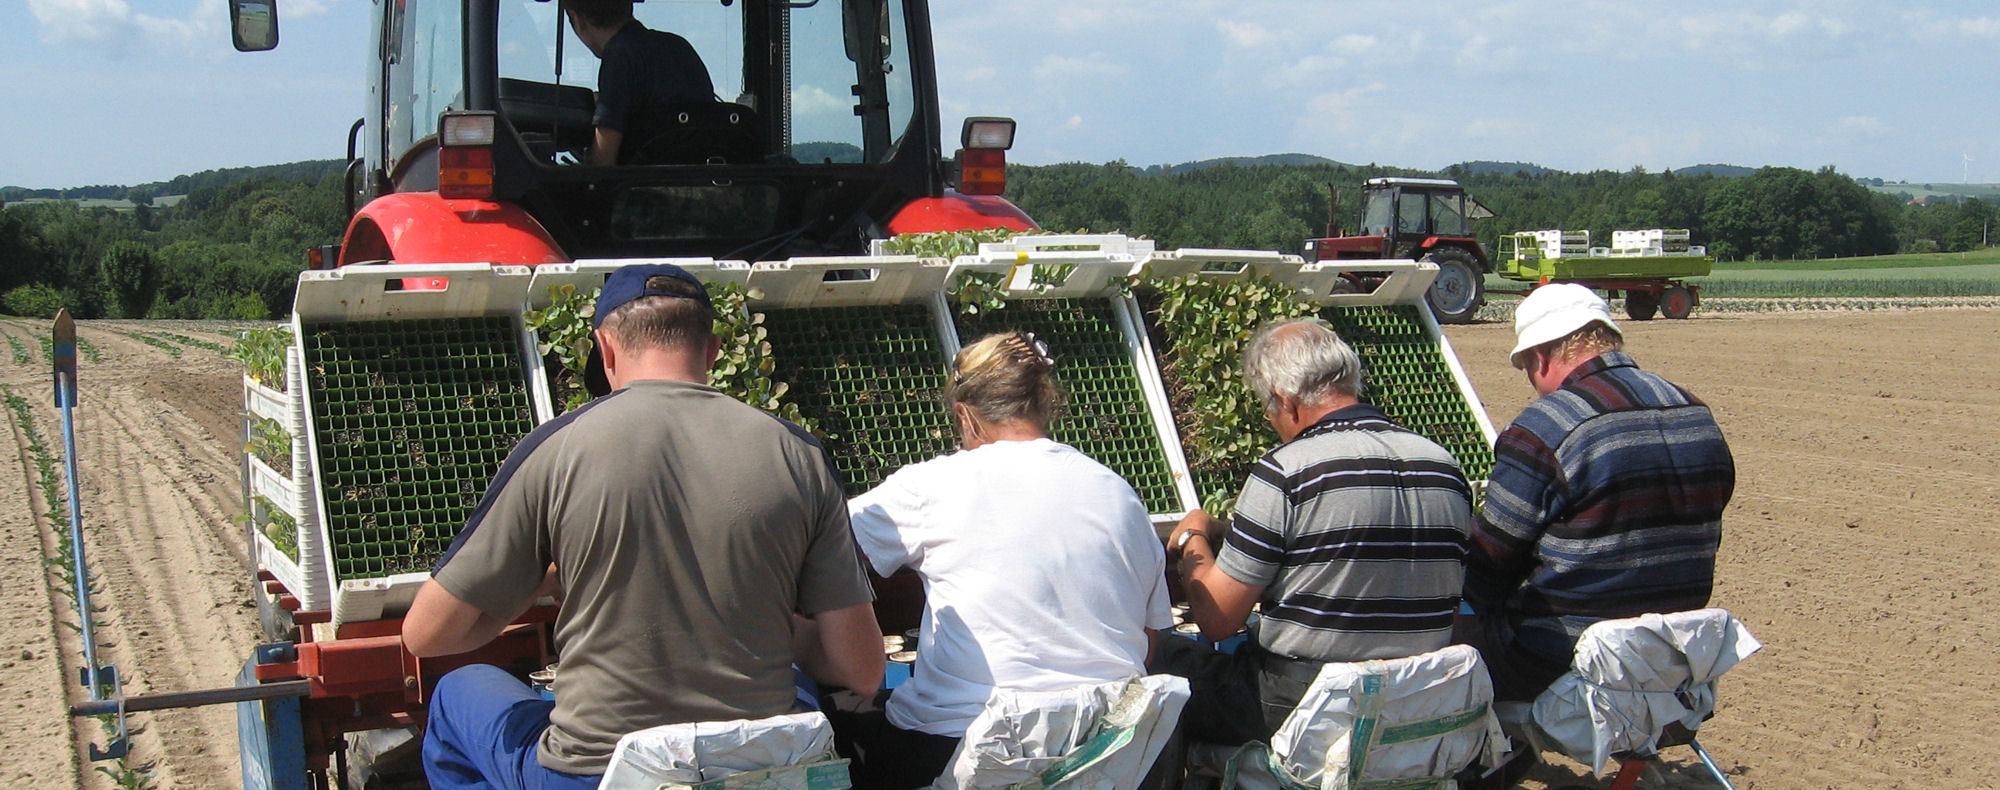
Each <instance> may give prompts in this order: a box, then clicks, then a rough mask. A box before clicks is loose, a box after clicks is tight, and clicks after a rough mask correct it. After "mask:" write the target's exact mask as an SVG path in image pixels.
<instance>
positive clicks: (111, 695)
mask: <svg viewBox="0 0 2000 790" xmlns="http://www.w3.org/2000/svg"><path fill="white" fill-rule="evenodd" d="M54 335H55V341H56V342H55V353H54V354H52V355H51V356H53V357H54V358H55V387H56V408H57V409H58V410H60V411H61V412H62V434H63V472H64V473H65V474H66V475H67V476H68V477H69V553H70V562H72V563H74V564H75V571H76V572H75V574H74V576H75V577H76V615H77V624H78V625H79V626H80V629H79V631H80V633H81V634H82V635H83V685H84V687H85V688H88V689H90V699H91V701H93V702H102V701H104V700H107V699H109V700H111V701H112V702H114V703H115V704H116V705H117V706H118V708H117V709H118V731H117V734H116V735H114V736H113V737H112V739H111V744H110V745H109V746H106V747H105V748H104V749H102V750H99V749H98V748H97V744H95V743H92V744H91V745H90V759H92V760H116V759H119V758H121V757H124V756H125V753H126V752H127V751H128V750H130V748H131V741H130V740H128V739H127V737H126V736H127V730H126V726H125V687H124V684H122V683H120V682H119V681H118V669H117V668H116V667H111V666H98V664H97V637H96V634H95V633H94V632H93V629H92V626H91V620H90V566H88V565H85V564H84V557H83V511H82V510H81V509H80V505H79V504H78V501H79V500H78V492H77V484H76V419H75V417H74V414H73V412H74V411H75V409H76V321H74V320H72V319H71V318H70V317H69V311H68V310H60V311H57V312H56V326H55V332H54ZM107 687H108V689H107Z"/></svg>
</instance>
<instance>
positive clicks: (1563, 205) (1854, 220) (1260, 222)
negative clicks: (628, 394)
mask: <svg viewBox="0 0 2000 790" xmlns="http://www.w3.org/2000/svg"><path fill="white" fill-rule="evenodd" d="M1008 174H1009V179H1008V187H1007V193H1006V197H1007V198H1008V199H1010V200H1012V201H1014V202H1015V203H1016V204H1017V205H1019V206H1020V207H1021V208H1022V209H1023V210H1025V211H1026V212H1027V213H1028V214H1029V215H1030V216H1032V217H1034V218H1035V219H1036V221H1038V222H1039V223H1040V224H1041V225H1042V227H1044V228H1047V229H1049V230H1055V231H1094V232H1106V233H1108V232H1124V233H1129V234H1132V235H1135V236H1143V237H1146V238H1150V239H1153V240H1154V241H1155V242H1157V243H1158V245H1159V247H1160V248H1161V249H1182V248H1190V247H1224V248H1242V249H1269V250H1279V251H1283V252H1298V251H1300V250H1301V249H1303V247H1304V241H1305V240H1306V239H1308V238H1313V237H1316V236H1321V235H1324V234H1326V233H1327V232H1328V225H1329V222H1328V220H1329V208H1330V206H1331V207H1332V209H1333V213H1334V214H1335V215H1336V216H1337V217H1338V223H1337V224H1338V225H1340V226H1342V227H1344V228H1347V229H1349V230H1350V231H1351V229H1353V228H1354V227H1355V226H1356V225H1358V224H1359V223H1358V219H1359V217H1360V209H1361V206H1360V195H1361V191H1360V186H1361V183H1362V182H1363V181H1364V180H1366V179H1368V178H1372V177H1376V176H1431V177H1435V176H1445V177H1451V178H1456V179H1459V181H1460V182H1461V183H1463V184H1464V185H1465V187H1466V189H1467V191H1469V192H1470V193H1471V194H1472V195H1473V197H1475V198H1476V199H1478V200H1479V202H1480V203H1482V204H1484V205H1485V206H1486V207H1487V208H1489V209H1492V210H1493V212H1494V214H1495V216H1494V217H1492V218H1490V219H1484V220H1481V221H1479V222H1478V223H1475V225H1474V227H1475V229H1476V231H1477V234H1478V236H1479V238H1480V240H1481V241H1483V242H1485V243H1486V244H1488V245H1492V244H1493V243H1494V240H1495V239H1496V238H1497V236H1498V235H1499V234H1501V233H1512V232H1516V231H1524V230H1537V229H1544V228H1562V229H1566V230H1590V231H1592V232H1593V233H1594V234H1595V241H1596V242H1597V243H1598V244H1608V243H1609V241H1610V232H1611V231H1612V230H1614V229H1642V228H1687V229H1688V230H1689V231H1690V233H1691V234H1692V236H1693V239H1694V242H1695V243H1697V244H1705V245H1707V246H1708V248H1709V250H1710V251H1711V252H1712V253H1713V254H1715V255H1716V256H1717V257H1718V258H1720V259H1722V260H1725V261H1728V260H1749V259H1793V258H1829V257H1850V256H1859V255H1877V254H1884V253H1893V252H1933V251H1947V252H1950V251H1959V250H1967V249H1972V248H1974V247H1978V246H1981V245H1982V244H1984V232H1985V230H1986V229H1987V227H1988V225H1989V224H1990V223H1991V222H1992V220H1994V219H1995V216H1994V214H1995V211H1994V208H1993V204H1992V203H1990V202H1986V201H1982V200H1979V199H1976V198H1967V199H1961V198H1959V197H1958V196H1955V195H1950V194H1943V193H1938V192H1931V191H1926V192H1925V193H1924V194H1923V195H1909V194H1904V193H1901V192H1898V191H1896V189H1895V187H1896V186H1897V185H1886V186H1884V185H1881V184H1879V183H1874V184H1873V185H1874V186H1875V189H1874V190H1871V189H1870V188H1869V187H1868V186H1864V185H1863V184H1861V183H1859V182H1857V181H1856V180H1855V179H1853V178H1850V177H1848V176H1845V175H1842V174H1840V173H1837V172H1835V171H1833V170H1832V169H1830V168H1829V169H1822V170H1819V171H1817V172H1811V171H1805V170H1798V169H1794V168H1782V167H1766V168H1760V169H1756V170H1749V169H1745V168H1736V167H1733V166H1728V165H1697V166H1695V167H1693V168H1686V169H1683V170H1680V171H1673V172H1663V173H1648V172H1645V171H1643V170H1637V169H1635V170H1632V171H1628V172H1610V171H1599V172H1594V173H1565V172H1560V171H1555V170H1550V169H1547V168H1544V167H1540V166H1537V165H1533V164H1528V163H1521V162H1466V163H1462V164H1458V165H1453V166H1451V167H1449V168H1446V169H1445V171H1444V172H1443V173H1434V172H1424V171H1415V170H1408V169H1398V168H1389V167H1381V166H1376V165H1366V166H1356V165H1347V164H1342V163H1340V162H1335V161H1333V160H1329V159H1324V158H1321V157H1314V156H1309V155H1303V154H1281V155H1275V156H1270V157H1249V158H1234V159H1224V160H1208V161H1204V162H1194V163H1185V164H1180V165H1172V166H1167V165H1161V166H1155V167H1146V168H1138V167H1133V166H1131V165H1129V164H1127V163H1125V162H1122V161H1121V162H1110V163H1106V164H1082V163H1070V164H1058V165H1044V166H1015V167H1012V168H1009V171H1008ZM1871 182H1872V180H1871ZM1926 186H1929V185H1926ZM43 192H44V191H41V190H15V189H14V188H8V190H0V194H4V195H5V197H6V199H7V200H8V201H10V204H9V205H6V206H4V208H0V313H8V314H13V315H53V314H54V311H55V308H56V307H57V306H68V307H69V308H70V309H71V311H72V312H74V313H76V314H77V315H78V316H79V317H83V318H97V317H157V318H202V317H234V318H269V317H276V316H281V315H283V314H284V313H285V312H286V311H288V310H289V309H290V306H291V301H292V288H293V285H294V283H296V281H297V278H298V271H299V269H300V268H301V267H302V266H303V265H304V262H305V250H306V249H307V248H309V247H311V246H313V245H317V244H326V243H331V242H335V241H338V240H339V238H340V236H341V232H342V230H343V229H344V227H345V225H346V220H347V217H346V216H345V214H344V212H343V208H342V200H341V167H340V163H339V162H338V161H331V160H321V161H312V162H295V163H292V164H287V165H275V166H271V167H250V168H231V169H227V170H211V171H206V172H202V173H196V174H192V175H187V176H181V177H178V178H175V179H171V180H168V181H164V182H156V183H153V184H141V185H139V186H136V187H85V188H82V189H72V190H61V191H60V195H61V197H60V198H58V199H42V200H35V199H34V198H37V197H41V196H42V193H43ZM48 192H53V191H48ZM183 193H184V194H186V199H184V200H181V201H179V202H177V203H174V204H173V205H171V206H168V205H153V203H152V201H151V200H150V197H154V196H160V195H174V194H183ZM91 197H97V198H100V199H103V200H114V201H115V200H119V199H125V200H130V201H132V204H131V205H128V206H126V207H124V208H112V207H108V206H104V205H85V204H83V203H82V202H80V201H81V200H83V199H85V198H91ZM1913 197H1923V198H1924V199H1923V200H1913V199H1912V198H1913ZM162 203H164V201H162Z"/></svg>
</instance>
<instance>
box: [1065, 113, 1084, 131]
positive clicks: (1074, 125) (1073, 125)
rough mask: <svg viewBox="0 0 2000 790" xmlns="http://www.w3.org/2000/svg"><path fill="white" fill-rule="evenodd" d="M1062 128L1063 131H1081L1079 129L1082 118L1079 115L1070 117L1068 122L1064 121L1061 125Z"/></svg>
mask: <svg viewBox="0 0 2000 790" xmlns="http://www.w3.org/2000/svg"><path fill="white" fill-rule="evenodd" d="M1062 128H1064V129H1081V128H1083V116H1081V115H1072V116H1070V117H1069V119H1068V120H1066V121H1063V125H1062Z"/></svg>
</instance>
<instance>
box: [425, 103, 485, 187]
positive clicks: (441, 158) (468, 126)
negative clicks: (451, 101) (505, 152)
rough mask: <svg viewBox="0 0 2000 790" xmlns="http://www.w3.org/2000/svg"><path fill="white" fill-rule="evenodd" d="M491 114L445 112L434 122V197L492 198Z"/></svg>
mask: <svg viewBox="0 0 2000 790" xmlns="http://www.w3.org/2000/svg"><path fill="white" fill-rule="evenodd" d="M494 128H495V116H494V115H493V113H491V112H463V113H462V112H448V113H445V114H444V116H443V117H442V118H440V119H439V122H438V195H439V196H440V197H446V198H473V199H480V200H483V199H486V198H490V197H493V130H494Z"/></svg>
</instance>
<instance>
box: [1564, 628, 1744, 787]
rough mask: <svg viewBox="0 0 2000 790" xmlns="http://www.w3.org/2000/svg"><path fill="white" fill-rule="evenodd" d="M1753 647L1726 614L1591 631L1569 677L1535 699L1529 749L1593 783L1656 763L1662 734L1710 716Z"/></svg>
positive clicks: (1579, 643)
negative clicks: (1579, 770) (1589, 775)
mask: <svg viewBox="0 0 2000 790" xmlns="http://www.w3.org/2000/svg"><path fill="white" fill-rule="evenodd" d="M1760 647H1763V645H1762V644H1760V643H1758V641H1757V638H1756V637H1753V636H1751V635H1750V629H1748V628H1744V627H1743V624H1742V623H1740V622H1738V621H1737V620H1736V618H1735V617H1733V616H1731V615H1730V614H1729V612H1728V610H1725V609H1713V608H1711V609H1698V610H1695V611H1691V612H1674V613H1672V614H1648V615H1641V616H1639V617H1633V618H1626V619H1620V620H1605V621H1602V622H1598V623H1594V624H1592V625H1591V626H1590V627H1589V628H1587V629H1584V632H1583V635H1582V636H1581V637H1579V638H1578V639H1577V643H1576V654H1575V659H1574V661H1573V664H1572V666H1571V669H1570V672H1569V673H1568V674H1565V675H1563V676H1562V677H1560V678H1557V679H1556V681H1555V682H1554V683H1552V684H1550V685H1549V688H1548V690H1546V691H1543V692H1542V693H1541V695H1540V696H1538V697H1536V698H1535V703H1534V709H1533V716H1534V723H1535V732H1534V733H1533V734H1534V735H1535V737H1536V738H1537V739H1538V740H1540V741H1542V742H1540V743H1537V744H1536V745H1537V746H1539V747H1542V748H1547V749H1551V750H1554V751H1558V752H1561V753H1563V754H1564V755H1566V756H1568V757H1569V758H1571V759H1573V760H1576V761H1578V762H1581V763H1583V764H1585V765H1588V766H1590V767H1591V768H1592V769H1593V770H1595V771H1597V772H1599V773H1602V772H1603V771H1604V770H1605V769H1606V767H1607V766H1609V765H1610V764H1611V763H1612V762H1613V761H1615V760H1617V759H1619V758H1621V757H1623V756H1626V755H1630V756H1636V757H1650V756H1652V755H1654V754H1657V753H1658V751H1659V739H1660V735H1661V734H1662V732H1663V731H1664V730H1665V729H1666V727H1667V726H1668V725H1669V724H1672V723H1675V722H1679V723H1680V724H1681V726H1683V727H1686V728H1687V729H1688V730H1689V731H1690V732H1692V731H1694V730H1695V729H1696V728H1698V727H1700V726H1701V723H1702V722H1703V721H1704V720H1706V719H1707V718H1708V717H1709V715H1710V714H1712V713H1714V712H1715V683H1716V678H1718V677H1720V676H1721V675H1722V673H1724V672H1727V671H1729V668H1730V667H1733V666H1736V663H1737V662H1739V661H1742V660H1743V659H1745V658H1748V657H1750V654H1752V653H1755V652H1757V650H1758V648H1760Z"/></svg>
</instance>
